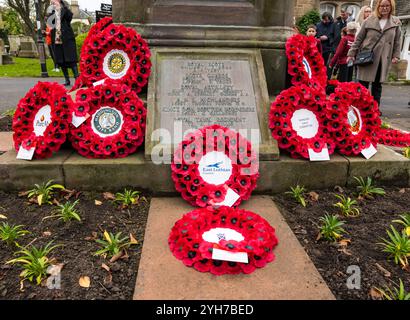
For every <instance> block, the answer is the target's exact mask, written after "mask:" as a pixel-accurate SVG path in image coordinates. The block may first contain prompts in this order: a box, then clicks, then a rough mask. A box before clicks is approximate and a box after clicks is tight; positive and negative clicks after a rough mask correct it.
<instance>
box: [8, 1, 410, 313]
mask: <svg viewBox="0 0 410 320" xmlns="http://www.w3.org/2000/svg"><path fill="white" fill-rule="evenodd" d="M75 4H77V2H75ZM294 7H295V1H289V0H287V1H282V0H272V1H265V0H221V1H217V0H204V1H200V0H168V1H165V0H112V7H111V6H110V5H107V4H103V5H102V6H101V8H102V9H101V10H102V11H104V10H109V13H110V14H111V10H112V18H111V17H105V18H103V19H101V20H100V21H99V22H97V23H96V24H94V25H93V26H92V27H91V29H90V31H89V32H88V35H87V36H86V37H85V41H84V44H83V46H82V49H81V55H80V59H79V69H80V71H81V74H80V76H79V78H78V79H76V82H75V84H74V86H73V87H72V88H70V89H67V88H65V87H63V86H61V85H59V84H58V83H55V82H51V81H50V82H43V81H39V82H36V83H35V85H34V86H33V87H32V88H31V89H30V90H29V91H28V92H27V93H26V94H25V96H22V97H21V100H20V101H19V102H18V104H17V105H16V109H15V112H14V115H12V116H11V118H12V128H13V132H12V133H6V134H9V137H10V135H12V140H13V146H12V147H10V148H9V149H8V150H4V151H0V200H1V206H0V267H1V266H2V264H3V263H4V264H5V265H7V268H4V270H5V272H6V273H5V274H7V277H2V276H3V271H2V270H3V268H0V298H3V297H5V298H6V299H8V298H10V299H33V298H34V299H51V298H50V297H53V299H55V298H56V297H57V298H62V299H114V300H117V299H118V300H138V301H144V300H155V301H164V300H189V301H196V300H199V301H202V300H204V301H212V300H246V301H249V305H248V309H247V310H246V312H249V314H251V313H252V312H253V309H252V308H253V305H252V301H254V300H335V299H339V300H343V299H375V300H381V299H390V298H391V299H393V300H399V298H403V297H405V296H406V295H407V293H405V294H401V295H400V294H399V293H400V292H399V291H398V290H399V289H397V288H401V287H403V286H404V287H405V288H409V287H410V283H409V280H408V272H409V271H408V270H409V263H408V257H409V256H410V232H409V230H410V222H409V221H410V216H409V214H406V213H405V212H407V211H406V208H407V207H408V201H409V200H410V191H409V190H410V189H409V186H410V160H409V158H410V156H409V154H410V151H409V150H410V133H408V132H404V131H400V130H397V129H395V128H386V127H385V126H382V120H381V113H380V110H379V105H378V103H377V102H376V101H375V100H374V98H373V97H372V95H371V94H370V92H369V91H368V90H366V88H364V87H363V86H362V85H361V84H359V83H356V82H347V83H341V82H338V81H336V80H328V78H327V75H326V65H325V63H324V61H323V58H322V56H321V54H320V53H319V50H318V46H317V41H316V39H315V38H314V37H310V36H305V35H303V34H299V33H296V32H295V29H294ZM107 8H108V9H107ZM53 10H60V9H58V6H57V7H54V4H52V5H51V8H50V10H49V12H53ZM61 10H63V9H61ZM64 10H69V8H65V9H64ZM57 17H58V15H57ZM0 120H1V118H0ZM16 208H17V209H18V210H16ZM16 211H18V212H16ZM3 220H4V223H3ZM13 226H14V228H13ZM390 230H391V231H390ZM397 243H400V248H397V246H396V245H395V244H397ZM3 244H4V245H3ZM14 244H18V246H17V247H18V248H25V250H21V251H16V250H14V249H12V248H13V245H14ZM21 244H23V245H24V247H23V246H21ZM401 244H403V245H401ZM38 248H41V249H42V250H38ZM30 250H32V251H33V252H37V253H38V255H41V257H35V258H33V259H38V260H39V259H41V261H43V262H44V261H45V263H42V264H40V267H38V268H34V267H33V266H32V262H31V260H30V259H32V258H31V257H29V258H27V256H28V255H29V253H30V252H31V251H30ZM10 252H12V253H13V254H14V255H16V257H14V255H13V254H12V255H13V258H12V257H11V256H10ZM57 252H58V254H57ZM37 253H36V254H37ZM70 257H75V258H70ZM3 260H4V261H3ZM36 261H37V260H36ZM386 278H389V280H391V282H388V283H386V281H387V280H386ZM16 279H17V280H20V286H17V285H16V284H15V280H16ZM13 281H14V282H13ZM393 282H394V284H396V283H397V284H398V285H396V286H395V287H392V286H391V284H392V283H393ZM17 283H18V282H17ZM25 283H27V284H28V283H30V284H29V285H27V286H25ZM19 288H20V289H19ZM391 288H393V289H391ZM23 289H24V290H23ZM394 290H395V291H394ZM400 290H402V289H400ZM403 290H404V289H403ZM403 290H402V291H403ZM406 292H407V291H406ZM251 309H252V310H251ZM176 310H177V309H174V308H172V307H170V306H167V305H166V304H162V303H160V304H158V307H157V308H155V310H153V311H152V310H151V311H152V312H154V313H155V314H156V315H175V312H176ZM184 310H185V309H184ZM177 311H178V312H179V311H180V310H179V309H178V310H177ZM234 311H235V310H233V309H230V310H228V313H230V314H232V313H233V312H234ZM152 312H151V314H152ZM184 312H185V311H184ZM186 312H187V313H186V316H188V314H189V312H190V311H189V310H187V311H186ZM191 312H197V311H195V310H193V309H192V310H191ZM235 312H236V311H235Z"/></svg>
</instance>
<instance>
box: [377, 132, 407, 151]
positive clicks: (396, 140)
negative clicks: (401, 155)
mask: <svg viewBox="0 0 410 320" xmlns="http://www.w3.org/2000/svg"><path fill="white" fill-rule="evenodd" d="M377 137H378V142H379V143H380V144H384V145H386V146H393V147H399V148H406V147H409V146H410V133H409V132H404V131H400V130H395V129H380V130H379V131H378V132H377Z"/></svg>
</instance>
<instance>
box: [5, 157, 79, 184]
mask: <svg viewBox="0 0 410 320" xmlns="http://www.w3.org/2000/svg"><path fill="white" fill-rule="evenodd" d="M72 152H73V151H71V150H60V151H59V152H58V153H57V154H55V155H54V156H53V157H51V158H50V159H46V160H35V161H25V160H17V159H16V156H17V153H16V151H15V150H12V151H9V152H6V153H4V154H3V155H1V156H0V190H25V189H28V188H31V187H33V185H34V184H35V183H43V182H46V181H48V180H54V182H56V183H64V173H63V163H64V161H65V160H66V159H67V157H69V155H70V154H71V153H72Z"/></svg>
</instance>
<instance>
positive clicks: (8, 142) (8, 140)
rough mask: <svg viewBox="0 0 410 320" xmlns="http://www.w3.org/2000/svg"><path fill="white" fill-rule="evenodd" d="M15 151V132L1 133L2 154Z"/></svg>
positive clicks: (0, 148)
mask: <svg viewBox="0 0 410 320" xmlns="http://www.w3.org/2000/svg"><path fill="white" fill-rule="evenodd" d="M10 150H13V132H0V152H7V151H10Z"/></svg>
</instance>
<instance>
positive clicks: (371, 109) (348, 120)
mask: <svg viewBox="0 0 410 320" xmlns="http://www.w3.org/2000/svg"><path fill="white" fill-rule="evenodd" d="M333 85H334V86H335V91H334V93H332V94H331V95H330V97H329V99H328V101H327V105H326V112H325V115H326V117H327V121H326V123H327V129H328V131H329V132H330V134H331V135H332V137H333V139H334V142H335V144H336V147H337V149H338V150H339V153H341V154H343V155H348V156H351V155H359V154H360V153H361V152H362V151H363V150H364V149H367V148H369V147H370V146H371V145H373V146H374V147H376V146H377V143H378V135H377V133H378V131H379V130H380V126H381V120H380V112H379V107H378V104H377V102H376V101H375V100H374V99H373V97H372V96H371V94H370V93H369V91H368V90H367V89H366V88H365V87H363V86H362V85H361V84H359V83H353V82H350V83H338V82H333Z"/></svg>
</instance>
